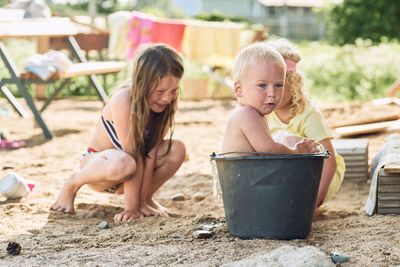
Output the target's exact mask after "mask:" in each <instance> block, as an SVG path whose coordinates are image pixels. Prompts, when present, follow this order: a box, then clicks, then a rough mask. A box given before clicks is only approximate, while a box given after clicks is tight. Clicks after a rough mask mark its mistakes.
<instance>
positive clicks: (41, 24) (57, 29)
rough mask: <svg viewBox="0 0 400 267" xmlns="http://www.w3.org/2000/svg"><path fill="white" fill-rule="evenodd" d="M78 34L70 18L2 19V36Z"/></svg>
mask: <svg viewBox="0 0 400 267" xmlns="http://www.w3.org/2000/svg"><path fill="white" fill-rule="evenodd" d="M76 34H77V31H76V28H75V26H74V24H73V23H72V22H71V20H70V19H69V18H54V17H52V18H39V19H23V20H9V21H0V38H6V37H7V38H9V37H20V38H21V37H61V36H71V35H76Z"/></svg>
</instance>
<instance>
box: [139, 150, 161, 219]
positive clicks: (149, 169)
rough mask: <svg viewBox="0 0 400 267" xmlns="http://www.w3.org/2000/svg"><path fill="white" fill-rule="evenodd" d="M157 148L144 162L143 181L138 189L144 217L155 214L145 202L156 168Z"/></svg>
mask: <svg viewBox="0 0 400 267" xmlns="http://www.w3.org/2000/svg"><path fill="white" fill-rule="evenodd" d="M158 146H159V145H156V146H155V147H154V148H153V149H152V150H151V151H150V152H149V156H148V157H146V159H145V160H144V170H143V179H142V185H141V188H140V211H141V212H142V213H143V214H144V215H146V216H151V215H156V214H157V211H155V210H154V209H153V208H151V207H150V206H148V205H147V202H146V200H147V196H148V193H149V190H150V186H151V181H152V179H153V172H154V167H155V166H156V157H157V150H158Z"/></svg>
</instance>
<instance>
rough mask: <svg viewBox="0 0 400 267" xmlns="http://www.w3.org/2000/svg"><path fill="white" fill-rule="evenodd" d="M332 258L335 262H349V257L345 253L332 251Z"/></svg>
mask: <svg viewBox="0 0 400 267" xmlns="http://www.w3.org/2000/svg"><path fill="white" fill-rule="evenodd" d="M331 259H332V261H333V262H334V263H336V264H340V263H344V262H347V261H348V260H349V257H348V256H347V255H345V254H339V253H332V254H331Z"/></svg>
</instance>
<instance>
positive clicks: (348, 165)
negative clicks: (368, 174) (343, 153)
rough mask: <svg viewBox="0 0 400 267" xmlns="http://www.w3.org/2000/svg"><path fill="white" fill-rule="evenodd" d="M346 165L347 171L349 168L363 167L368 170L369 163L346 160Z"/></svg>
mask: <svg viewBox="0 0 400 267" xmlns="http://www.w3.org/2000/svg"><path fill="white" fill-rule="evenodd" d="M344 161H345V164H346V169H348V168H353V167H356V168H357V167H363V168H366V169H368V163H367V161H366V160H363V161H360V160H355V161H351V160H346V159H345V160H344Z"/></svg>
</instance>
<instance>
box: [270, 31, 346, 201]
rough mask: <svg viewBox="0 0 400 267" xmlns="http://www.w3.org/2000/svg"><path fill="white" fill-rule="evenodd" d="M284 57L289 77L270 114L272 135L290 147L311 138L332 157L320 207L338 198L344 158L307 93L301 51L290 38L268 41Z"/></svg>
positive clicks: (321, 189) (325, 170) (325, 172)
mask: <svg viewBox="0 0 400 267" xmlns="http://www.w3.org/2000/svg"><path fill="white" fill-rule="evenodd" d="M266 43H267V44H268V45H269V46H272V47H274V48H275V49H276V50H278V52H279V53H280V54H281V55H282V56H283V58H284V60H285V63H286V78H285V85H284V90H283V96H282V99H281V102H280V103H279V105H278V106H277V108H276V109H275V110H274V111H273V112H272V113H271V114H269V115H267V119H268V125H269V127H270V130H271V134H272V136H274V137H275V138H276V139H277V140H279V141H282V142H283V143H284V144H286V145H288V146H293V145H294V144H295V143H296V142H298V140H299V139H300V138H311V139H314V140H316V141H318V142H319V143H320V144H322V145H323V146H324V147H325V149H327V150H329V152H330V153H331V154H332V156H330V157H329V158H328V159H325V162H324V167H323V170H322V175H321V182H320V186H319V190H318V196H317V202H316V203H317V207H319V206H321V205H322V204H323V203H326V202H327V201H328V200H329V199H331V198H332V197H333V196H335V195H336V193H337V192H338V191H339V188H340V186H341V184H342V182H343V177H344V171H345V165H344V160H343V157H342V156H340V155H339V154H337V153H336V152H335V150H334V148H333V146H332V142H331V140H332V139H333V135H332V132H331V129H330V128H329V126H328V123H327V122H326V120H325V118H324V117H323V115H322V114H321V112H320V111H318V110H317V109H316V108H315V107H314V106H313V105H312V104H311V102H310V99H309V98H308V97H307V95H306V93H305V92H304V90H303V76H302V75H301V74H300V73H299V72H298V71H297V63H298V62H299V61H300V59H301V55H300V52H299V50H298V49H297V48H296V47H295V46H294V45H293V44H292V43H291V42H289V41H288V40H286V39H277V40H271V41H267V42H266Z"/></svg>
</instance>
